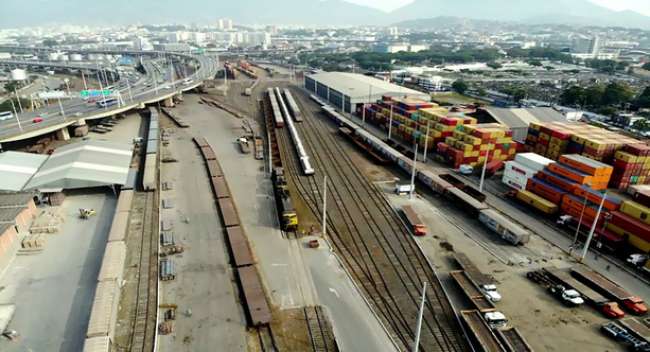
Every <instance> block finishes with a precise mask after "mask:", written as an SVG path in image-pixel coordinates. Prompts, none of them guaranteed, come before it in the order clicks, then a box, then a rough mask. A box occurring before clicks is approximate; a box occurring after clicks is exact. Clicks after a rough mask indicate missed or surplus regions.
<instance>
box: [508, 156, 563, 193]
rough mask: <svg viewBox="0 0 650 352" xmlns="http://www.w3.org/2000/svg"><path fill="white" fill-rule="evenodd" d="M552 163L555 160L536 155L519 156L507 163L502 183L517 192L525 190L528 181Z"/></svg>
mask: <svg viewBox="0 0 650 352" xmlns="http://www.w3.org/2000/svg"><path fill="white" fill-rule="evenodd" d="M551 163H553V160H551V159H547V158H545V157H543V156H541V155H537V154H535V153H520V154H517V155H516V156H515V160H513V161H508V162H506V164H505V169H504V172H503V179H502V182H503V183H505V184H506V185H508V186H510V187H512V188H514V189H516V190H525V189H526V185H527V184H528V180H529V179H531V178H532V177H534V176H535V175H536V174H537V173H539V172H540V171H542V170H543V169H544V168H545V167H547V166H548V165H549V164H551Z"/></svg>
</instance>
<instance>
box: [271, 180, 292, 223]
mask: <svg viewBox="0 0 650 352" xmlns="http://www.w3.org/2000/svg"><path fill="white" fill-rule="evenodd" d="M272 181H273V191H274V193H275V201H276V204H277V208H278V216H279V217H280V226H281V227H282V229H283V230H284V231H296V229H298V215H297V214H296V209H295V208H294V207H293V203H292V202H291V197H290V196H289V188H288V186H287V180H286V178H285V176H284V169H283V168H281V167H276V168H275V169H273V175H272Z"/></svg>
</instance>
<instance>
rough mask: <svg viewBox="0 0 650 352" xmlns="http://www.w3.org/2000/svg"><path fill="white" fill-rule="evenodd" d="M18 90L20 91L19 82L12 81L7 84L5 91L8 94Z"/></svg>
mask: <svg viewBox="0 0 650 352" xmlns="http://www.w3.org/2000/svg"><path fill="white" fill-rule="evenodd" d="M16 89H18V82H17V81H10V82H7V83H5V90H6V91H7V92H13V91H14V90H16Z"/></svg>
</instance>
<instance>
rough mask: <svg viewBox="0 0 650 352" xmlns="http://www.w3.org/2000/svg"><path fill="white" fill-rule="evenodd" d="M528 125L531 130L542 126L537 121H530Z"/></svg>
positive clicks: (536, 129) (537, 129)
mask: <svg viewBox="0 0 650 352" xmlns="http://www.w3.org/2000/svg"><path fill="white" fill-rule="evenodd" d="M528 127H529V128H530V129H532V130H535V131H539V129H540V128H541V127H542V124H541V123H539V122H531V123H530V124H529V125H528Z"/></svg>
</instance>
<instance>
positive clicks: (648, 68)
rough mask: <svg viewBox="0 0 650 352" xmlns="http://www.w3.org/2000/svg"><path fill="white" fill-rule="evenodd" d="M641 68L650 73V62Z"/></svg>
mask: <svg viewBox="0 0 650 352" xmlns="http://www.w3.org/2000/svg"><path fill="white" fill-rule="evenodd" d="M641 68H642V69H644V70H647V71H650V62H646V63H645V64H643V66H641Z"/></svg>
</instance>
